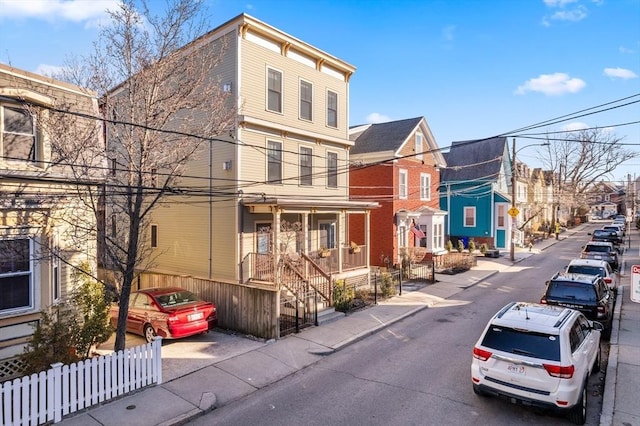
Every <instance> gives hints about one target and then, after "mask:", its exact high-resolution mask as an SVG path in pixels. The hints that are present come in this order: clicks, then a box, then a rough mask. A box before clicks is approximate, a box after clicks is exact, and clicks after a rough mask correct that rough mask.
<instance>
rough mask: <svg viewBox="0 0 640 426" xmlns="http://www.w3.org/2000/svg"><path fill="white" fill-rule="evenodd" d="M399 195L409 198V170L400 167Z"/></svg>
mask: <svg viewBox="0 0 640 426" xmlns="http://www.w3.org/2000/svg"><path fill="white" fill-rule="evenodd" d="M398 196H399V197H400V198H402V199H406V198H407V171H406V170H403V169H400V173H399V175H398Z"/></svg>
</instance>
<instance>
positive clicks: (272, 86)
mask: <svg viewBox="0 0 640 426" xmlns="http://www.w3.org/2000/svg"><path fill="white" fill-rule="evenodd" d="M267 74H268V76H267V109H268V110H269V111H273V112H282V73H281V72H280V71H276V70H274V69H272V68H269V69H268V72H267Z"/></svg>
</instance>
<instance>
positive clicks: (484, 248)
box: [480, 243, 489, 254]
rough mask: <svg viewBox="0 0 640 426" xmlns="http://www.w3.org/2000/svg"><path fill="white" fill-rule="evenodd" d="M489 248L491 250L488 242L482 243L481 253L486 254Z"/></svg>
mask: <svg viewBox="0 0 640 426" xmlns="http://www.w3.org/2000/svg"><path fill="white" fill-rule="evenodd" d="M487 250H489V247H488V246H487V243H482V244H480V253H482V254H485V253H486V252H487Z"/></svg>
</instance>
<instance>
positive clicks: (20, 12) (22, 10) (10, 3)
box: [0, 0, 120, 22]
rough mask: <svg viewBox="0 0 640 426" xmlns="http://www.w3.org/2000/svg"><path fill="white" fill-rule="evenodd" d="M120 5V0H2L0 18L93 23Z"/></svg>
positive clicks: (0, 1)
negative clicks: (108, 10)
mask: <svg viewBox="0 0 640 426" xmlns="http://www.w3.org/2000/svg"><path fill="white" fill-rule="evenodd" d="M119 4H120V0H91V1H87V0H23V1H15V0H0V18H2V17H8V18H17V19H20V18H24V19H28V18H36V19H42V20H47V21H55V20H64V21H72V22H85V21H89V22H91V21H96V20H100V18H103V17H104V16H105V15H106V12H105V11H106V10H107V9H111V10H115V9H116V8H117V7H118V5H119Z"/></svg>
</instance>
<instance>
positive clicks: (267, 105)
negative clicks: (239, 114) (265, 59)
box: [265, 65, 284, 114]
mask: <svg viewBox="0 0 640 426" xmlns="http://www.w3.org/2000/svg"><path fill="white" fill-rule="evenodd" d="M269 70H273V71H276V72H279V73H280V109H281V111H277V110H274V109H270V108H269ZM265 109H266V110H267V111H269V112H274V113H276V114H284V71H282V70H280V69H278V68H275V67H272V66H269V65H267V72H266V73H265Z"/></svg>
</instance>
